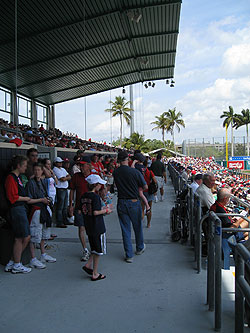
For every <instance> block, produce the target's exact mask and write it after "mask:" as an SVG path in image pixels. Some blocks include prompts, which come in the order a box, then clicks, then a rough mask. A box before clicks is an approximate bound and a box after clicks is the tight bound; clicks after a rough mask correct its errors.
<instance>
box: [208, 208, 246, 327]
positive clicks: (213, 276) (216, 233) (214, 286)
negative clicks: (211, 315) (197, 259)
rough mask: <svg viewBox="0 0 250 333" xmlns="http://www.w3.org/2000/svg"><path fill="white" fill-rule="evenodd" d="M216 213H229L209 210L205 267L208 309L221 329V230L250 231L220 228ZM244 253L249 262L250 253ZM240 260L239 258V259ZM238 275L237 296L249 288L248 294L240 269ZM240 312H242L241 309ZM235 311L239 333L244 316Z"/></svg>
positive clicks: (221, 214) (219, 220) (216, 325)
mask: <svg viewBox="0 0 250 333" xmlns="http://www.w3.org/2000/svg"><path fill="white" fill-rule="evenodd" d="M218 215H220V216H228V215H229V214H224V213H220V214H216V213H214V212H210V214H209V218H210V223H209V243H208V248H209V252H208V269H207V303H208V305H209V310H210V311H213V310H215V330H216V331H220V330H221V316H222V303H221V298H222V296H221V294H222V291H221V242H222V233H223V232H225V233H227V232H241V231H248V232H249V231H250V228H244V229H241V228H222V227H221V219H220V218H219V216H218ZM230 215H232V214H230ZM238 215H239V214H238ZM241 217H242V216H241ZM243 218H244V217H243ZM245 220H248V219H247V218H245ZM248 221H249V220H248ZM238 245H242V244H237V245H236V247H237V248H239V247H238ZM242 246H243V245H242ZM240 248H241V247H240ZM241 250H242V248H241ZM241 250H240V251H241ZM242 251H243V250H242ZM244 253H245V254H246V252H245V251H244ZM245 254H244V259H245V261H248V262H249V259H250V253H249V255H248V256H246V255H245ZM240 260H241V259H239V261H240ZM240 264H241V263H240ZM236 265H238V262H237V263H236ZM237 273H238V268H237ZM238 275H240V277H239V278H237V288H239V290H238V291H237V298H238V297H241V296H242V295H241V296H239V292H242V293H243V295H244V292H245V291H246V290H247V292H248V290H249V296H250V286H249V285H248V284H246V282H245V281H243V277H242V271H240V274H239V273H238ZM242 286H243V290H241V289H240V288H241V287H242ZM249 301H250V298H249ZM235 307H237V305H236V304H235ZM241 312H242V313H244V311H243V310H242V311H241ZM235 313H236V317H237V318H236V319H235V320H237V324H235V332H236V333H241V332H243V330H240V331H239V330H238V327H240V328H241V327H242V325H243V328H244V324H243V319H244V318H243V317H242V314H239V313H238V310H237V311H235ZM239 318H240V320H242V322H241V323H240V324H239V322H238V321H239Z"/></svg>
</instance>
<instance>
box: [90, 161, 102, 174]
mask: <svg viewBox="0 0 250 333" xmlns="http://www.w3.org/2000/svg"><path fill="white" fill-rule="evenodd" d="M91 165H92V168H93V169H95V171H96V172H97V174H98V175H99V174H100V166H99V164H98V162H96V163H94V162H92V161H91Z"/></svg>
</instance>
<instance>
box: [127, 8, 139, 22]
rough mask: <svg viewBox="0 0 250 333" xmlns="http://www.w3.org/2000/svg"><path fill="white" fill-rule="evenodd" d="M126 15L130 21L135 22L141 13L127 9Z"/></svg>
mask: <svg viewBox="0 0 250 333" xmlns="http://www.w3.org/2000/svg"><path fill="white" fill-rule="evenodd" d="M127 16H128V18H129V19H130V20H131V21H134V22H136V23H139V22H140V20H141V18H142V14H141V13H139V12H138V11H133V10H129V11H127Z"/></svg>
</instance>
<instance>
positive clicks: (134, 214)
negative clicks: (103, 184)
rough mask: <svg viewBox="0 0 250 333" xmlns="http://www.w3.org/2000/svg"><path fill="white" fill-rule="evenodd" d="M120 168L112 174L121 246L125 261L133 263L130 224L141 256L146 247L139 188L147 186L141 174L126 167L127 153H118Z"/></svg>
mask: <svg viewBox="0 0 250 333" xmlns="http://www.w3.org/2000/svg"><path fill="white" fill-rule="evenodd" d="M118 162H119V163H120V167H119V168H118V169H116V170H115V171H114V173H113V176H114V181H115V184H116V187H117V190H118V203H117V213H118V217H119V222H120V226H121V230H122V239H123V246H124V250H125V261H126V262H128V263H132V262H133V255H134V253H133V247H132V242H131V223H132V226H133V229H134V233H135V241H136V252H135V253H136V254H137V255H139V254H142V253H143V252H144V251H145V249H146V245H145V244H144V242H143V232H142V220H141V217H142V210H141V203H140V197H139V190H138V189H139V187H142V188H143V190H146V189H147V188H148V187H147V184H146V182H145V180H144V178H143V176H142V174H141V173H140V172H139V171H138V170H137V169H134V168H130V167H129V166H128V153H127V152H125V151H120V152H119V153H118Z"/></svg>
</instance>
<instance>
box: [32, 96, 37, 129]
mask: <svg viewBox="0 0 250 333" xmlns="http://www.w3.org/2000/svg"><path fill="white" fill-rule="evenodd" d="M31 127H33V128H37V127H38V123H37V107H36V102H35V101H34V100H33V99H32V100H31Z"/></svg>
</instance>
